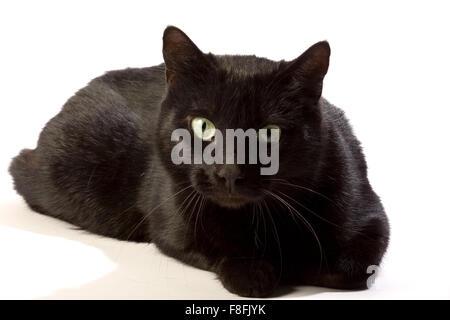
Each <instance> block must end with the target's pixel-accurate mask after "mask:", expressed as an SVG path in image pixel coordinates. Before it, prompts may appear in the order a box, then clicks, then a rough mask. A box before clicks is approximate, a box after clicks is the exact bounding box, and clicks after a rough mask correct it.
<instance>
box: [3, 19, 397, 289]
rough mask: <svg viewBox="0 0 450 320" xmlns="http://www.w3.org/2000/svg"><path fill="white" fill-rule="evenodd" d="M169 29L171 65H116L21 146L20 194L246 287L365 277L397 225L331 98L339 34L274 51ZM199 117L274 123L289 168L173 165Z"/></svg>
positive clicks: (338, 282) (358, 281) (348, 284)
mask: <svg viewBox="0 0 450 320" xmlns="http://www.w3.org/2000/svg"><path fill="white" fill-rule="evenodd" d="M163 42H164V47H163V54H164V60H165V64H161V65H159V66H155V67H151V68H142V69H125V70H120V71H111V72H108V73H106V74H105V75H103V76H101V77H98V78H96V79H94V80H92V81H91V82H90V83H89V84H88V85H87V86H86V87H85V88H83V89H81V90H79V91H78V92H77V93H76V94H75V95H74V96H73V97H72V98H70V99H69V100H68V101H67V103H66V104H65V105H64V107H63V109H62V110H61V112H60V113H59V114H58V115H56V116H55V117H54V118H53V119H51V120H50V121H49V122H48V123H47V125H46V126H45V128H44V129H43V131H42V133H41V135H40V137H39V141H38V145H37V148H36V149H34V150H29V149H25V150H23V151H22V152H21V153H20V154H19V155H18V156H17V157H16V158H14V160H13V162H12V164H11V167H10V172H11V174H12V175H13V177H14V182H15V188H16V190H17V191H18V193H20V194H21V195H22V196H23V197H24V199H25V200H26V202H27V203H28V205H29V206H30V207H31V208H32V209H33V210H35V211H37V212H40V213H43V214H46V215H49V216H53V217H56V218H59V219H62V220H65V221H68V222H70V223H72V224H74V225H76V226H79V227H80V228H82V229H85V230H88V231H90V232H93V233H97V234H100V235H103V236H108V237H113V238H117V239H121V240H129V241H138V242H153V243H155V244H156V246H157V247H158V248H159V249H160V250H161V251H162V252H164V253H165V254H167V255H169V256H172V257H174V258H176V259H179V260H181V261H183V262H185V263H187V264H190V265H193V266H196V267H199V268H202V269H205V270H210V271H213V272H215V273H217V275H218V277H219V279H220V280H221V281H222V283H223V285H224V286H225V287H226V288H227V289H228V290H230V291H231V292H234V293H237V294H239V295H243V296H253V297H263V296H268V295H271V294H273V293H274V291H275V290H276V288H277V287H278V286H279V285H280V284H287V285H298V284H303V285H318V286H326V287H333V288H341V289H362V288H365V287H366V280H367V278H368V276H369V274H367V272H366V271H367V268H368V267H369V266H371V265H379V263H380V261H381V259H382V257H383V254H384V252H385V250H386V247H387V244H388V239H389V227H388V221H387V218H386V215H385V213H384V210H383V207H382V205H381V202H380V200H379V198H378V196H377V195H376V194H375V192H374V191H373V190H372V188H371V186H370V183H369V181H368V179H367V168H366V163H365V160H364V156H363V154H362V151H361V148H360V145H359V142H358V140H357V139H356V138H355V136H354V134H353V132H352V129H351V127H350V125H349V123H348V121H347V119H346V118H345V116H344V113H343V112H342V111H341V110H340V109H338V108H336V107H334V106H333V105H331V104H330V103H328V102H327V101H326V100H325V99H324V98H322V97H321V89H322V80H323V77H324V76H325V74H326V71H327V69H328V57H329V47H328V44H327V43H325V42H322V43H318V44H316V45H314V46H313V47H311V48H310V49H308V50H307V51H306V52H305V53H304V54H303V55H301V56H300V57H299V58H297V59H296V60H294V61H291V62H285V61H280V62H274V61H270V60H268V59H263V58H257V57H254V56H215V55H212V54H203V53H202V52H201V51H200V50H199V49H198V48H197V47H196V46H195V45H194V44H193V43H192V41H191V40H190V39H189V38H188V37H187V36H186V35H185V34H184V33H183V32H182V31H181V30H179V29H177V28H175V27H168V28H167V29H166V31H165V33H164V37H163ZM193 117H204V118H207V119H209V120H211V122H212V123H214V125H215V126H216V127H217V128H218V129H223V130H225V129H226V128H242V129H244V130H245V129H248V128H256V129H258V128H262V127H264V126H265V125H268V124H276V125H277V126H279V128H281V137H280V151H279V152H280V155H279V158H280V168H279V171H278V172H277V173H276V174H275V175H273V176H262V175H260V174H259V168H260V167H261V166H260V165H249V164H239V165H238V164H222V165H218V164H213V165H207V164H204V163H203V164H190V165H187V164H181V165H176V164H174V163H173V161H171V150H172V148H173V146H174V144H175V143H176V142H174V141H171V133H172V132H173V130H175V129H177V128H185V129H188V130H191V128H190V125H191V120H192V118H193ZM205 145H207V143H206V142H204V146H205ZM225 186H227V187H225Z"/></svg>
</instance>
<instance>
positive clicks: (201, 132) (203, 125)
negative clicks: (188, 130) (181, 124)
mask: <svg viewBox="0 0 450 320" xmlns="http://www.w3.org/2000/svg"><path fill="white" fill-rule="evenodd" d="M191 126H192V131H194V134H195V135H196V136H197V137H199V138H200V139H202V140H204V141H211V139H212V137H214V135H215V134H216V127H215V126H214V124H213V123H212V122H211V121H209V120H208V119H206V118H202V117H195V118H194V119H192V122H191Z"/></svg>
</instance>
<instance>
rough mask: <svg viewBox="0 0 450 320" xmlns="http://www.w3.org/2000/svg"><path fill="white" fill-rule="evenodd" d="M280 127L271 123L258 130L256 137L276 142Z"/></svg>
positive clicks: (278, 139) (278, 137)
mask: <svg viewBox="0 0 450 320" xmlns="http://www.w3.org/2000/svg"><path fill="white" fill-rule="evenodd" d="M280 135H281V129H280V127H279V126H277V125H274V124H271V125H268V126H265V127H264V128H262V129H259V131H258V139H260V140H261V141H264V142H269V143H271V142H278V141H280Z"/></svg>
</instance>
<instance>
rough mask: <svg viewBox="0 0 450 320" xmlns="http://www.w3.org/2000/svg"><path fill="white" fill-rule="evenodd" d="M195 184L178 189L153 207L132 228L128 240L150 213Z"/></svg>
mask: <svg viewBox="0 0 450 320" xmlns="http://www.w3.org/2000/svg"><path fill="white" fill-rule="evenodd" d="M192 187H193V185H192V184H190V185H188V186H187V187H185V188H183V189H181V190H179V191H177V192H176V193H174V194H173V195H171V196H169V197H168V198H166V199H165V200H164V201H162V202H160V203H159V204H158V205H157V206H155V207H154V208H153V209H151V210H150V211H149V212H148V213H147V214H145V215H144V217H143V218H142V219H141V220H140V221H139V222H138V223H137V224H136V226H135V227H134V228H133V230H131V232H130V234H129V235H128V237H127V241H128V240H130V238H131V236H132V235H133V234H134V232H136V230H137V229H138V228H139V227H140V226H141V224H142V223H144V221H145V220H146V219H147V218H148V217H149V216H150V214H151V213H152V212H153V211H155V210H156V209H158V208H159V207H161V206H162V205H163V204H164V203H166V202H167V201H169V200H170V199H172V198H174V197H176V196H177V195H178V194H180V193H182V192H183V191H185V190H187V189H189V188H192Z"/></svg>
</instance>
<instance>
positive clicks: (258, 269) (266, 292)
mask: <svg viewBox="0 0 450 320" xmlns="http://www.w3.org/2000/svg"><path fill="white" fill-rule="evenodd" d="M218 275H219V279H220V281H221V282H222V284H223V286H224V287H225V288H226V289H227V290H228V291H230V292H232V293H235V294H237V295H240V296H243V297H255V298H263V297H267V296H270V295H271V294H272V293H273V292H274V291H275V289H276V287H277V286H278V282H279V277H278V274H277V273H276V270H275V268H274V266H273V265H272V264H271V263H269V262H267V261H265V260H259V259H257V260H237V259H236V260H234V259H233V260H231V259H230V260H225V261H224V262H222V263H221V265H220V269H219V272H218Z"/></svg>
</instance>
